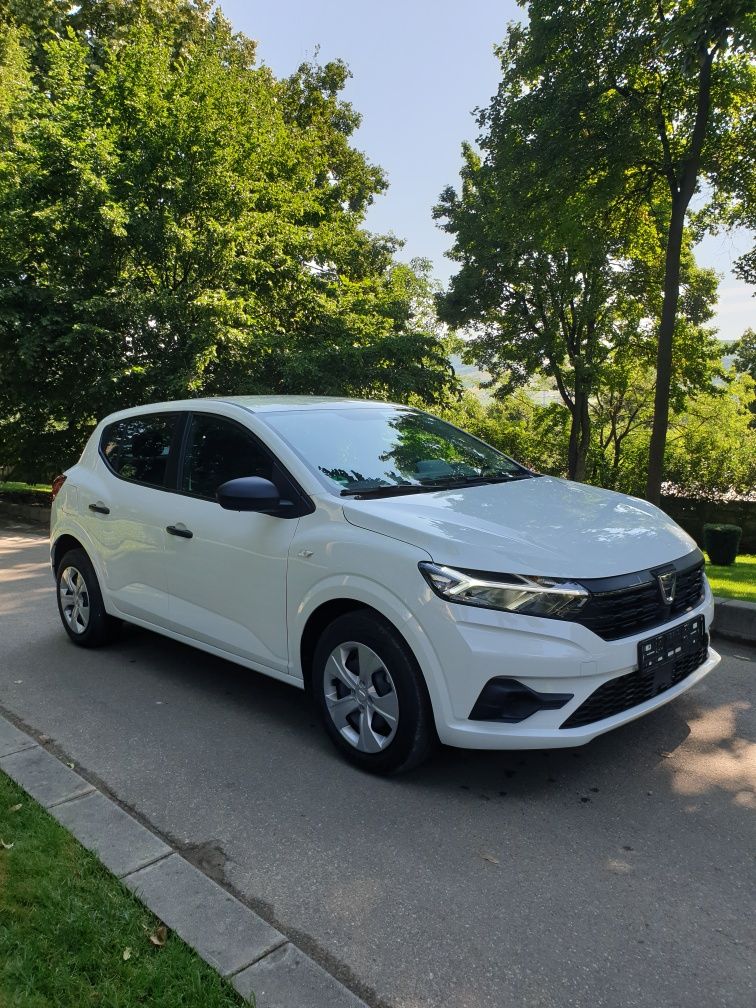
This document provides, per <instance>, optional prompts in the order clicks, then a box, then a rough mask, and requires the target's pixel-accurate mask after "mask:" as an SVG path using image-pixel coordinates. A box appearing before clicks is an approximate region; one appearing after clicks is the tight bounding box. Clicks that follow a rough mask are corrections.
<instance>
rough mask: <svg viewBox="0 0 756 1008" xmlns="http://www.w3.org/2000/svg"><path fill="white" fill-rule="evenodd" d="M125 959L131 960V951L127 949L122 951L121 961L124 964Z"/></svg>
mask: <svg viewBox="0 0 756 1008" xmlns="http://www.w3.org/2000/svg"><path fill="white" fill-rule="evenodd" d="M127 959H131V949H130V948H128V947H127V948H125V949H124V950H123V961H124V962H126V960H127Z"/></svg>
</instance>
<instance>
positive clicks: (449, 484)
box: [423, 472, 531, 490]
mask: <svg viewBox="0 0 756 1008" xmlns="http://www.w3.org/2000/svg"><path fill="white" fill-rule="evenodd" d="M530 475H531V474H530V473H524V472H523V473H506V474H502V475H500V476H457V477H453V478H452V479H448V480H437V481H436V482H434V483H423V486H424V487H426V488H429V489H431V490H450V489H457V488H459V487H468V486H484V485H485V484H488V483H511V482H512V481H513V480H520V479H529V478H530Z"/></svg>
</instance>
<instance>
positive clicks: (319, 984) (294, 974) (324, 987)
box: [231, 942, 366, 1008]
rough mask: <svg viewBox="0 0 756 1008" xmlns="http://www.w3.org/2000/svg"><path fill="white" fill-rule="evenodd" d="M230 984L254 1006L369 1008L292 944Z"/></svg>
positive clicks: (255, 965) (236, 977) (232, 979)
mask: <svg viewBox="0 0 756 1008" xmlns="http://www.w3.org/2000/svg"><path fill="white" fill-rule="evenodd" d="M231 983H232V984H233V985H234V987H235V988H236V989H237V990H238V991H239V993H240V994H241V995H242V997H245V998H248V999H249V998H251V997H252V995H254V998H255V1008H366V1005H365V1002H364V1001H361V1000H360V999H359V998H358V997H357V995H356V994H353V993H352V992H351V991H350V990H347V988H346V987H345V986H344V985H343V984H341V983H339V981H338V980H337V979H336V978H335V977H332V976H331V974H330V973H326V971H325V970H324V969H322V968H321V967H320V966H318V964H317V963H316V962H313V960H312V959H310V957H309V956H306V955H305V954H304V952H300V950H299V949H298V948H296V946H294V945H292V944H290V943H289V942H287V943H286V945H283V946H282V947H281V948H278V949H276V950H275V951H274V952H271V953H270V955H267V956H265V958H264V959H261V960H260V961H259V962H256V963H254V965H252V966H249V967H248V968H247V969H245V970H242V971H241V972H240V973H237V974H236V976H235V977H232V978H231Z"/></svg>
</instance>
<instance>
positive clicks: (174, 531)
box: [165, 525, 194, 539]
mask: <svg viewBox="0 0 756 1008" xmlns="http://www.w3.org/2000/svg"><path fill="white" fill-rule="evenodd" d="M165 531H166V532H167V533H168V534H169V535H175V536H179V537H180V538H181V539H191V538H192V537H193V535H194V533H193V532H190V531H189V529H188V528H179V527H178V525H166V527H165Z"/></svg>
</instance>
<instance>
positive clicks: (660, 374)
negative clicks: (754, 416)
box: [646, 43, 719, 505]
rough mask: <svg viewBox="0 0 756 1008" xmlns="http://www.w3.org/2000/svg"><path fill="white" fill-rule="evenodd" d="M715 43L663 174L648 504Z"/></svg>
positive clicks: (665, 419) (661, 438)
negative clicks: (678, 149)
mask: <svg viewBox="0 0 756 1008" xmlns="http://www.w3.org/2000/svg"><path fill="white" fill-rule="evenodd" d="M718 45H719V43H717V45H715V46H714V47H713V48H712V49H711V50H708V51H705V52H704V54H703V57H702V59H701V64H700V69H699V73H698V99H697V108H696V120H695V124H694V126H693V133H692V135H691V140H690V147H689V150H688V157H687V158H686V159H685V167H684V170H683V173H682V177H681V178H680V181H679V185H678V183H677V181H676V179H675V177H674V172H673V166H672V163H671V162H670V163H669V164H668V165H667V174H668V177H669V181H670V189H671V192H672V216H671V218H670V222H669V232H668V234H667V252H666V256H665V260H664V302H663V304H662V314H661V321H660V323H659V346H658V348H657V353H656V391H655V395H654V424H653V428H652V430H651V443H650V444H649V446H648V480H647V482H646V499H647V500H649V501H650V502H651V503H652V504H657V505H658V504H659V501H660V500H661V485H662V480H663V479H664V449H665V447H666V444H667V428H668V427H669V392H670V385H671V384H672V338H673V336H674V332H675V318H676V316H677V302H678V300H679V297H680V252H681V249H682V239H683V231H684V229H685V214H686V212H687V209H688V204H689V203H690V200H691V197H692V196H693V193H694V191H695V188H696V180H697V178H698V169H699V165H700V159H701V151H702V149H703V145H704V140H705V139H706V127H707V123H708V118H709V107H710V104H711V64H712V61H713V59H714V55H715V53H716V51H717V48H718ZM661 127H662V144H663V146H664V148H665V152H666V156H667V158H669V153H668V145H667V143H666V141H665V139H664V136H665V135H666V134H665V132H664V131H665V125H664V122H663V120H662V123H661Z"/></svg>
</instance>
